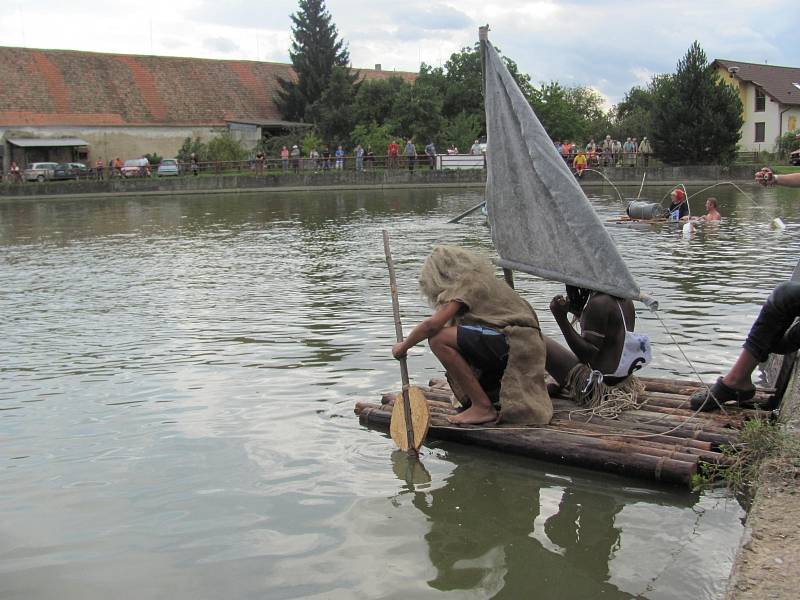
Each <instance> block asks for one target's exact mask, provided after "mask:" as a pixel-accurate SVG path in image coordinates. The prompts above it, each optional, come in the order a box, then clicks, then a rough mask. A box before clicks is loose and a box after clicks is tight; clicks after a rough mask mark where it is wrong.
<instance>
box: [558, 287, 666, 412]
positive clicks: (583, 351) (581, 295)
mask: <svg viewBox="0 0 800 600" xmlns="http://www.w3.org/2000/svg"><path fill="white" fill-rule="evenodd" d="M566 291H567V297H566V298H564V296H562V295H558V296H555V297H554V298H553V300H552V301H551V302H550V312H552V313H553V317H555V320H556V323H557V324H558V327H559V329H561V333H562V334H563V335H564V339H565V341H566V342H567V346H569V348H564V347H563V346H562V345H561V344H559V343H558V342H556V341H555V340H553V339H551V338H545V344H546V346H547V366H546V368H547V372H548V373H549V374H550V376H551V377H552V378H553V379H555V380H556V384H555V385H552V384H551V386H550V388H549V390H548V391H549V392H550V393H551V394H553V393H557V392H559V391H561V389H562V388H566V390H567V394H568V395H569V397H570V398H572V399H573V400H575V402H577V403H578V404H581V405H583V406H587V407H590V408H595V407H598V406H600V405H603V404H608V403H610V402H612V403H613V402H615V401H616V402H618V403H619V404H618V406H619V408H620V409H622V408H624V407H625V405H626V404H628V405H631V404H635V403H636V400H637V398H638V396H639V395H640V394H641V393H642V386H641V384H640V382H639V381H638V380H637V379H636V378H635V377H632V375H633V373H634V371H637V370H639V369H641V368H642V366H643V365H644V364H646V363H647V362H649V361H650V359H651V350H650V340H649V339H648V337H647V336H645V335H639V334H635V333H633V330H634V325H635V323H636V311H635V309H634V307H633V302H632V301H631V300H624V299H622V298H617V297H615V296H611V295H610V294H606V293H603V292H597V291H593V290H588V289H583V288H578V287H575V286H571V285H568V286H566ZM569 313H572V314H573V315H575V317H576V318H578V319H579V320H580V321H579V322H580V330H581V331H580V333H578V332H577V331H576V330H575V329H574V327H573V326H572V324H571V323H570V321H569V318H568V315H569Z"/></svg>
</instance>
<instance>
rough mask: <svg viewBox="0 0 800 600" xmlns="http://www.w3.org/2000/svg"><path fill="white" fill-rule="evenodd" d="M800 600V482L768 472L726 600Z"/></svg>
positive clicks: (794, 476)
mask: <svg viewBox="0 0 800 600" xmlns="http://www.w3.org/2000/svg"><path fill="white" fill-rule="evenodd" d="M750 598H758V599H759V600H761V599H764V598H781V599H783V598H787V599H788V598H800V479H798V473H797V472H796V471H795V472H789V473H786V472H783V473H775V472H774V471H773V470H771V469H768V470H767V472H766V474H765V477H764V480H763V481H762V483H761V485H760V487H759V489H758V491H757V493H756V498H755V500H754V503H753V506H752V508H751V509H750V513H749V514H748V516H747V523H746V531H745V534H744V537H743V538H742V544H741V546H740V547H739V552H738V554H737V556H736V562H735V563H734V565H733V571H732V573H731V579H730V581H729V582H728V591H727V594H726V600H746V599H750Z"/></svg>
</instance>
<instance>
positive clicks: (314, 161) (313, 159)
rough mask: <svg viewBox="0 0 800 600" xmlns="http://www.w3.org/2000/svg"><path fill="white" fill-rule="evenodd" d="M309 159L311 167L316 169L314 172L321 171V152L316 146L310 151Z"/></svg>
mask: <svg viewBox="0 0 800 600" xmlns="http://www.w3.org/2000/svg"><path fill="white" fill-rule="evenodd" d="M308 160H309V161H310V163H311V168H312V169H313V170H314V173H316V172H317V171H319V152H317V149H316V148H312V149H311V150H310V151H309V153H308Z"/></svg>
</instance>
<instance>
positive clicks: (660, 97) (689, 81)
mask: <svg viewBox="0 0 800 600" xmlns="http://www.w3.org/2000/svg"><path fill="white" fill-rule="evenodd" d="M652 87H653V92H654V98H653V112H652V127H653V136H652V137H653V146H654V149H655V152H656V154H657V155H658V156H659V157H661V158H662V159H663V160H664V162H666V163H668V164H712V163H718V162H723V163H724V162H727V161H729V160H731V159H732V158H733V157H734V155H735V153H736V144H737V143H738V142H739V137H740V135H741V134H740V129H741V127H742V122H743V121H742V102H741V100H740V99H739V95H738V94H737V93H736V92H735V91H734V89H733V88H732V87H730V86H729V85H727V84H726V83H725V82H724V81H721V80H720V79H719V78H718V77H717V75H716V73H715V71H714V67H713V66H712V65H709V64H708V60H707V59H706V54H705V52H703V49H702V48H700V44H698V43H697V42H694V43H693V44H692V45H691V47H690V48H689V50H688V52H687V53H686V55H685V56H684V57H683V58H682V59H681V60H680V62H679V63H678V70H677V72H676V73H675V74H674V75H669V76H665V77H661V78H657V79H655V80H654V81H653V84H652Z"/></svg>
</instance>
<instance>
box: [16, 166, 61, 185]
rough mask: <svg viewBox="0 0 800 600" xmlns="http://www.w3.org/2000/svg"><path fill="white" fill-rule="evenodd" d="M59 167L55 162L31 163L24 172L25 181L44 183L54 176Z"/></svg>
mask: <svg viewBox="0 0 800 600" xmlns="http://www.w3.org/2000/svg"><path fill="white" fill-rule="evenodd" d="M57 166H58V163H54V162H38V163H31V164H29V165H28V166H27V168H26V169H25V170H24V171H23V172H22V178H23V179H24V180H25V181H44V180H45V179H50V178H51V177H52V176H53V171H54V170H55V168H56V167H57Z"/></svg>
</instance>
